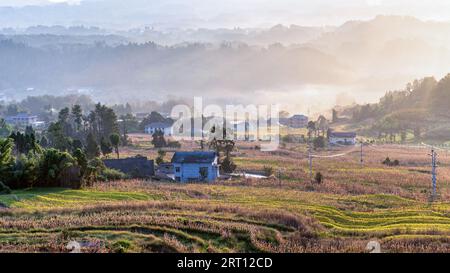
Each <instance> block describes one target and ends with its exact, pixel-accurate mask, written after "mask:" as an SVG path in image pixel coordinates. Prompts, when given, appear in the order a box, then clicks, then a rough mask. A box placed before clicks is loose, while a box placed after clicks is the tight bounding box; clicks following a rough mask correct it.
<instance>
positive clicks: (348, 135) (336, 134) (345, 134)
mask: <svg viewBox="0 0 450 273" xmlns="http://www.w3.org/2000/svg"><path fill="white" fill-rule="evenodd" d="M330 137H342V138H355V137H356V133H354V132H332V133H331V134H330Z"/></svg>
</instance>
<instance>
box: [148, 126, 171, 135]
mask: <svg viewBox="0 0 450 273" xmlns="http://www.w3.org/2000/svg"><path fill="white" fill-rule="evenodd" d="M156 131H162V132H163V133H164V136H172V135H173V128H172V127H168V128H153V127H147V128H145V133H147V134H151V135H152V134H154V133H155V132H156Z"/></svg>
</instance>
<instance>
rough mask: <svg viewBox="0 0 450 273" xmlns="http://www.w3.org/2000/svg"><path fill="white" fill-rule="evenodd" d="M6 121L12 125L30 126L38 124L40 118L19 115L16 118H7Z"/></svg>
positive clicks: (24, 114) (25, 114)
mask: <svg viewBox="0 0 450 273" xmlns="http://www.w3.org/2000/svg"><path fill="white" fill-rule="evenodd" d="M5 121H6V122H7V123H8V124H11V125H19V126H29V125H33V124H34V123H36V122H37V121H38V117H37V116H35V115H29V114H27V113H19V114H17V115H15V116H9V117H6V119H5Z"/></svg>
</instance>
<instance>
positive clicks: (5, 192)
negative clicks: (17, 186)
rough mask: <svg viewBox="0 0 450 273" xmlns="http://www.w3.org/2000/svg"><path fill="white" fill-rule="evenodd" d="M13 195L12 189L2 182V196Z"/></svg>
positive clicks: (0, 190)
mask: <svg viewBox="0 0 450 273" xmlns="http://www.w3.org/2000/svg"><path fill="white" fill-rule="evenodd" d="M2 194H11V189H10V188H9V187H8V186H6V185H5V184H3V182H1V181H0V195H2Z"/></svg>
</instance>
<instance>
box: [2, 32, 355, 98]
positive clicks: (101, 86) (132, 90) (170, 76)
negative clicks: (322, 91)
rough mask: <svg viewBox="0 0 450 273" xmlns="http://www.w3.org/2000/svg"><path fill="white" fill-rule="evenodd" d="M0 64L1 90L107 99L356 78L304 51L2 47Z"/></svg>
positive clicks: (229, 47)
mask: <svg viewBox="0 0 450 273" xmlns="http://www.w3.org/2000/svg"><path fill="white" fill-rule="evenodd" d="M0 59H1V60H2V62H1V63H0V90H2V89H25V88H29V87H33V88H41V89H42V88H47V89H48V90H58V89H64V88H67V87H89V88H92V89H95V90H105V91H107V94H105V95H106V96H111V92H115V93H114V95H120V93H121V92H127V93H126V96H130V95H134V96H136V97H138V96H139V98H140V97H141V96H149V97H154V96H157V94H158V93H160V92H165V91H169V92H170V94H172V95H181V94H185V93H186V92H191V94H195V93H197V94H208V95H211V96H213V95H214V94H220V92H222V91H223V90H236V91H237V90H241V91H243V90H257V89H264V88H278V87H282V86H296V85H301V84H303V83H315V84H336V83H345V82H346V81H350V80H351V71H350V70H349V69H348V68H346V67H345V66H343V65H341V64H340V63H339V62H337V61H336V60H335V59H334V57H333V56H329V55H327V54H324V53H322V52H320V51H317V50H315V49H311V48H306V47H295V48H287V47H282V46H272V47H268V48H254V47H248V46H246V45H244V44H240V45H231V44H222V45H221V46H217V47H209V46H206V45H201V44H187V45H184V46H174V47H163V46H158V45H156V44H154V43H147V44H141V45H137V44H129V45H122V46H117V47H111V46H107V45H102V44H100V45H99V44H96V45H93V46H82V45H78V46H61V47H59V48H34V47H30V46H27V45H23V44H16V43H14V42H11V41H1V42H0ZM324 68H326V69H324ZM262 75H264V76H263V77H262ZM142 91H146V92H144V93H143V92H142ZM96 95H97V94H96Z"/></svg>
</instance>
